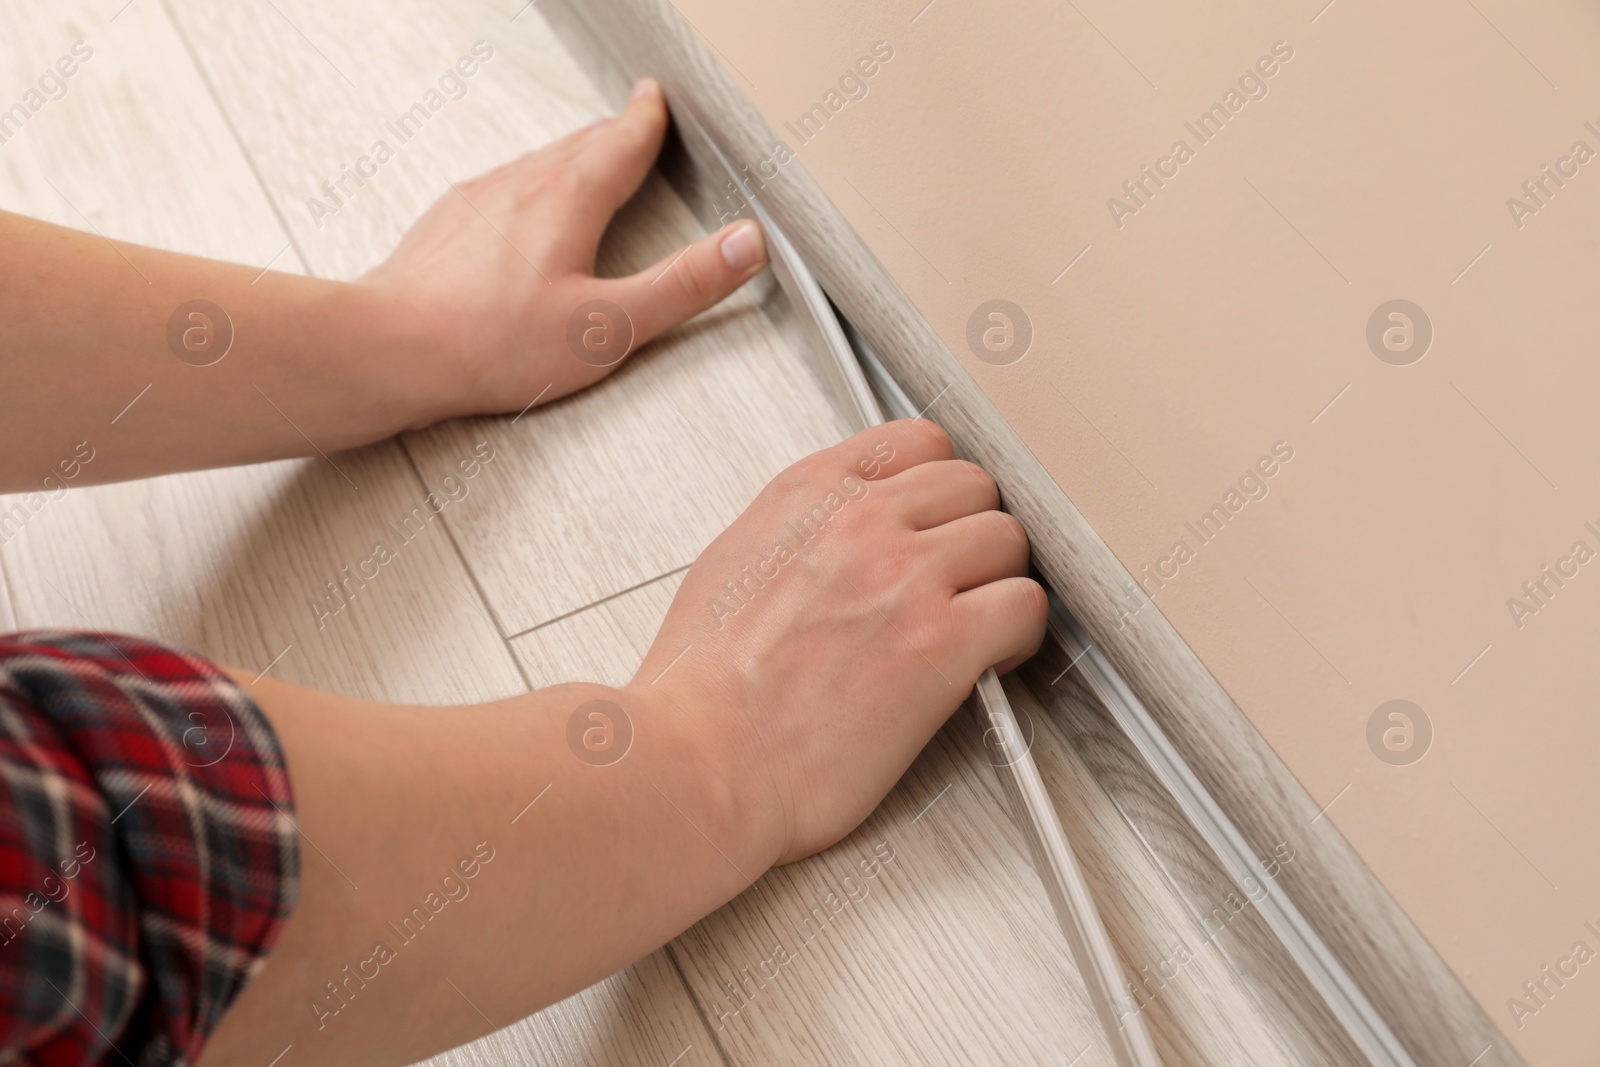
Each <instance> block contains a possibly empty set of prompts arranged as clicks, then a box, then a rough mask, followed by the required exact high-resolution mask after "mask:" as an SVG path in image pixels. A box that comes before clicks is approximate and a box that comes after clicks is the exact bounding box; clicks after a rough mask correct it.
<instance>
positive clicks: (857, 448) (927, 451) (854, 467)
mask: <svg viewBox="0 0 1600 1067" xmlns="http://www.w3.org/2000/svg"><path fill="white" fill-rule="evenodd" d="M955 454H956V453H955V448H954V446H952V445H951V444H950V435H949V434H947V433H945V432H944V431H943V430H941V429H940V428H939V427H938V425H937V424H936V423H934V422H932V421H930V420H928V419H897V420H896V421H894V422H886V423H883V424H882V425H881V426H874V427H872V428H870V429H866V430H862V431H861V432H860V433H858V434H856V435H855V436H854V437H850V438H847V439H845V440H844V441H841V442H839V443H838V444H836V445H834V446H833V447H832V448H830V449H827V450H826V455H828V456H829V457H830V458H831V459H833V460H836V461H838V462H840V463H841V464H842V465H843V466H845V467H847V468H849V470H850V472H851V473H852V474H855V475H857V476H859V477H861V478H864V479H866V480H867V481H869V482H871V481H879V480H881V479H884V478H892V477H894V476H895V475H897V474H899V473H901V472H902V471H907V470H910V469H912V468H913V467H916V466H918V465H920V464H923V463H934V462H937V461H939V460H947V459H953V458H954V457H955Z"/></svg>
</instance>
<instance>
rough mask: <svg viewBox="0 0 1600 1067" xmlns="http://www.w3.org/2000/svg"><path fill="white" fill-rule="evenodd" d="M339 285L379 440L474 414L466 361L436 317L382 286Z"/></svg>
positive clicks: (361, 283) (344, 315)
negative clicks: (373, 408) (374, 407)
mask: <svg viewBox="0 0 1600 1067" xmlns="http://www.w3.org/2000/svg"><path fill="white" fill-rule="evenodd" d="M341 284H342V292H341V293H340V294H339V299H340V301H341V303H342V304H343V307H344V311H343V318H344V320H345V321H347V322H350V323H352V324H353V325H354V330H355V332H356V339H355V347H356V350H357V351H359V352H360V353H361V354H362V356H361V360H360V363H361V368H362V369H361V373H362V376H363V388H364V391H365V392H366V393H367V395H368V396H370V397H372V398H373V399H374V400H375V402H376V405H377V414H378V417H379V420H380V422H381V425H380V426H379V427H378V429H379V432H378V433H377V435H376V436H377V437H378V438H382V437H388V436H392V435H394V434H396V433H400V432H403V431H405V430H420V429H423V428H425V427H428V426H432V425H433V424H434V423H437V422H442V421H444V420H445V419H450V418H456V417H458V416H461V415H466V414H471V413H472V410H471V407H470V404H469V403H468V402H467V397H468V395H469V393H470V391H471V387H472V385H473V381H472V377H471V374H470V371H469V367H468V362H467V360H466V359H465V358H464V356H463V354H462V353H461V352H460V351H458V348H459V346H458V345H456V344H455V340H454V338H453V337H452V336H451V331H450V330H449V329H448V328H446V327H445V326H443V325H441V323H440V316H438V315H436V314H434V313H433V312H432V311H431V310H430V309H429V308H427V307H424V306H422V305H420V304H418V303H417V302H416V301H412V300H407V299H404V297H403V296H402V295H401V294H400V293H398V292H396V291H394V290H391V289H389V288H387V287H385V286H382V285H376V284H373V283H371V282H367V281H360V282H348V283H341Z"/></svg>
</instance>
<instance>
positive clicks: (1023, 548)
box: [916, 511, 1028, 593]
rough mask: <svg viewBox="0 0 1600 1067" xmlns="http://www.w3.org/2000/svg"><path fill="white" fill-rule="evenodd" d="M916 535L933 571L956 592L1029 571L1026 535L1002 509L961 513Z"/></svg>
mask: <svg viewBox="0 0 1600 1067" xmlns="http://www.w3.org/2000/svg"><path fill="white" fill-rule="evenodd" d="M916 536H917V541H918V543H919V545H920V546H921V547H922V548H923V549H924V550H925V551H926V552H927V553H928V559H929V561H930V562H931V563H932V565H933V568H934V570H935V573H937V574H939V575H940V576H942V577H943V578H944V580H945V582H947V583H948V584H949V587H950V588H951V590H953V591H954V592H957V593H964V592H966V591H967V590H969V589H976V588H977V587H979V586H981V585H988V584H989V583H990V582H998V581H1000V580H1001V579H1004V578H1019V577H1022V576H1023V575H1026V574H1027V573H1028V535H1027V533H1026V531H1024V530H1023V528H1022V523H1020V522H1018V521H1017V520H1016V519H1015V518H1013V517H1012V516H1010V515H1007V514H1006V513H1005V512H1003V511H980V512H978V513H977V514H976V515H964V516H962V517H961V518H959V519H956V520H955V521H954V522H947V523H945V524H944V525H943V526H937V527H935V528H933V529H931V530H923V531H922V532H921V533H919V534H917V535H916Z"/></svg>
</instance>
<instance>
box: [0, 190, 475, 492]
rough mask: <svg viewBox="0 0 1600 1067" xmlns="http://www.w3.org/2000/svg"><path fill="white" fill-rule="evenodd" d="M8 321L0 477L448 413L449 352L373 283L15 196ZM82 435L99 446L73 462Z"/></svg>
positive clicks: (175, 461)
mask: <svg viewBox="0 0 1600 1067" xmlns="http://www.w3.org/2000/svg"><path fill="white" fill-rule="evenodd" d="M0 323H4V336H3V341H0V396H3V397H4V398H5V399H4V404H5V421H6V423H7V426H6V433H5V438H6V442H5V443H6V446H7V447H6V448H5V449H3V450H0V491H12V490H29V489H36V488H41V483H43V482H44V480H45V478H46V477H47V476H49V477H51V478H53V479H54V480H55V481H56V482H60V481H61V480H62V479H63V476H64V475H65V474H66V473H67V471H68V470H69V469H71V471H72V475H73V481H74V482H75V483H76V484H82V483H85V482H106V481H116V480H119V479H124V478H135V477H141V476H146V475H152V474H160V473H165V472H169V471H179V470H194V469H199V468H204V467H217V466H229V465H233V464H238V463H248V462H254V461H259V460H268V459H277V458H282V457H287V456H301V455H315V454H316V453H317V452H318V451H319V450H320V451H322V452H333V451H336V450H338V449H341V448H348V447H351V446H354V445H358V444H364V443H366V442H369V441H374V440H378V439H381V438H383V437H386V436H388V435H390V434H392V433H394V432H396V431H397V430H400V429H404V428H406V427H408V426H411V425H425V424H426V423H428V422H430V421H434V420H435V419H437V418H439V417H442V416H444V415H447V414H450V413H451V412H450V410H449V406H448V405H449V400H450V397H451V395H452V394H451V387H450V383H448V382H444V381H434V380H432V378H435V377H441V376H442V372H443V371H444V370H445V369H446V368H447V367H448V362H447V361H445V360H440V359H439V358H437V355H436V354H433V358H429V356H430V352H429V351H428V348H429V345H430V342H429V340H428V339H427V338H426V337H425V336H424V331H423V330H421V329H419V328H418V322H417V319H416V317H415V316H413V315H411V314H410V311H409V309H408V308H406V307H404V306H398V302H397V301H393V300H390V299H388V298H386V297H384V296H383V295H382V294H381V293H380V292H379V291H377V290H374V289H371V288H370V287H366V286H359V285H351V284H347V283H341V282H331V281H325V280H321V279H315V278H306V277H302V276H299V275H291V274H282V273H273V272H268V273H265V274H263V273H261V272H260V271H259V269H258V268H251V267H247V266H242V265H238V264H231V263H221V262H217V261H214V260H207V259H200V258H197V257H193V256H184V255H178V254H176V253H171V252H160V251H156V250H154V249H149V248H144V247H140V246H137V245H126V244H113V243H111V242H108V241H106V240H104V239H102V238H101V237H98V236H96V235H94V234H88V233H81V232H79V231H76V230H69V229H64V228H62V227H58V226H52V225H49V224H47V223H42V222H38V221H35V220H32V219H27V218H24V217H22V216H18V215H11V214H6V213H0ZM457 392H459V388H458V389H457ZM84 442H87V447H88V448H89V449H92V451H93V456H94V459H93V461H92V462H90V463H83V464H78V465H76V466H75V467H71V468H69V466H66V465H64V464H69V463H70V462H71V461H72V460H73V458H74V456H75V454H76V455H77V458H78V459H81V458H82V450H81V449H80V448H79V446H80V444H81V443H84ZM43 487H44V488H51V487H52V486H51V485H49V484H45V485H44V486H43Z"/></svg>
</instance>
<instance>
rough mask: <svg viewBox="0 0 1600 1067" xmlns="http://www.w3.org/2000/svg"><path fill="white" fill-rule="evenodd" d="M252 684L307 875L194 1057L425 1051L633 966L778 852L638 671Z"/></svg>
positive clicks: (712, 743) (688, 721)
mask: <svg viewBox="0 0 1600 1067" xmlns="http://www.w3.org/2000/svg"><path fill="white" fill-rule="evenodd" d="M238 677H239V679H240V682H241V684H243V683H244V682H246V681H248V678H246V677H245V676H244V675H242V674H241V675H238ZM252 693H253V694H254V695H255V696H257V697H258V699H259V701H260V703H261V706H262V708H263V709H264V710H265V711H266V713H267V715H268V717H269V718H270V719H271V720H272V722H273V724H274V726H275V728H276V729H277V731H278V734H279V737H280V739H281V741H282V744H283V748H284V753H285V756H286V759H287V763H288V767H289V773H290V778H291V782H292V785H293V788H294V793H295V801H296V805H297V808H298V823H299V827H300V829H301V830H302V831H303V837H302V838H301V842H300V846H301V847H300V861H301V868H302V884H303V888H302V891H301V897H300V901H299V904H298V906H297V907H296V909H295V912H294V914H293V917H292V918H291V919H290V921H289V924H288V926H287V928H286V930H285V933H284V937H283V939H282V941H281V942H280V943H279V945H278V947H277V948H276V949H275V950H274V951H273V954H272V956H271V957H270V959H269V961H268V963H267V966H266V969H265V970H264V971H263V972H262V973H261V974H260V975H259V976H258V977H257V978H256V979H255V980H254V981H253V982H252V983H251V985H250V986H249V987H248V988H247V989H246V991H245V993H244V994H243V996H242V997H241V999H240V1001H239V1003H238V1004H237V1006H236V1007H235V1008H234V1009H233V1010H232V1012H230V1014H229V1015H228V1016H227V1018H226V1019H225V1020H224V1023H223V1026H222V1028H221V1029H220V1030H218V1032H217V1034H216V1035H215V1037H214V1038H213V1041H212V1043H211V1044H210V1045H209V1046H208V1047H207V1050H206V1058H205V1061H204V1062H205V1063H206V1064H207V1065H208V1067H217V1065H222V1064H231V1063H236V1062H237V1063H256V1062H265V1061H266V1060H268V1059H271V1058H272V1055H273V1054H275V1053H276V1052H277V1051H278V1050H279V1049H281V1048H282V1047H283V1046H284V1045H287V1044H290V1043H292V1044H293V1045H294V1049H295V1051H294V1055H295V1060H296V1062H297V1063H302V1064H316V1063H329V1064H341V1065H344V1064H357V1063H410V1062H413V1061H415V1060H419V1059H422V1058H423V1057H425V1056H427V1055H430V1054H432V1053H434V1052H437V1051H439V1050H441V1049H444V1048H447V1047H450V1046H452V1045H455V1044H457V1043H459V1042H462V1041H465V1040H468V1039H470V1038H472V1037H475V1036H477V1035H478V1034H482V1033H485V1032H487V1031H488V1030H489V1029H491V1027H490V1025H489V1021H492V1022H493V1023H494V1024H495V1025H496V1026H504V1025H507V1024H509V1023H510V1022H512V1021H514V1020H516V1019H519V1018H521V1017H522V1016H524V1015H527V1014H529V1013H530V1012H533V1011H535V1010H537V1009H538V1008H541V1007H543V1006H544V1005H546V1004H549V1003H552V1002H554V1001H556V1000H559V999H561V998H562V997H565V996H567V995H568V994H571V993H574V992H576V991H578V990H579V989H582V988H584V987H585V986H588V985H590V984H591V983H593V982H595V981H598V980H599V979H600V978H602V977H604V976H605V975H607V974H610V973H611V972H613V971H615V970H617V969H619V968H621V967H623V966H626V965H627V964H628V963H630V962H632V961H633V960H635V959H637V958H639V957H640V956H642V955H645V954H646V953H648V952H650V951H651V950H653V949H655V948H657V947H658V946H660V945H661V944H663V943H665V942H666V941H667V940H669V939H670V938H672V937H673V936H675V935H676V934H677V933H678V932H679V931H681V930H682V929H684V928H685V927H687V926H688V925H690V924H691V923H693V922H694V921H695V920H696V919H698V918H699V917H700V916H702V915H704V914H705V913H706V912H708V911H711V910H712V909H714V908H715V907H717V906H718V905H720V904H722V903H723V902H724V901H726V900H729V899H731V898H732V897H733V896H735V895H736V894H737V893H739V892H740V891H741V890H743V889H744V888H745V887H746V886H747V885H748V884H749V883H750V882H751V881H753V880H754V879H756V878H758V877H760V875H761V874H763V873H764V872H765V871H766V869H767V867H768V866H769V865H770V864H771V862H772V861H773V860H774V859H775V858H776V837H775V836H774V835H773V834H772V833H771V831H770V827H768V826H767V825H766V823H765V821H764V819H765V817H766V814H767V813H763V812H761V811H759V810H758V809H757V810H752V809H751V808H749V807H748V806H745V807H741V806H740V805H738V804H736V802H735V801H736V798H743V799H744V800H745V801H746V802H747V803H748V799H749V798H750V796H751V795H752V791H751V790H750V789H749V788H747V787H746V783H745V782H743V781H738V780H735V778H736V776H738V775H741V774H743V772H742V771H740V770H739V765H740V761H738V760H735V759H732V758H730V754H729V753H726V752H720V751H719V750H718V747H719V746H718V745H717V743H716V742H717V741H718V738H717V737H716V736H715V735H714V734H713V733H711V732H709V731H707V730H706V729H705V728H704V727H703V726H697V725H696V724H695V722H694V721H693V719H692V718H691V714H690V711H689V710H688V709H682V708H678V707H676V706H669V705H667V704H665V703H664V702H662V701H660V700H657V699H655V698H654V697H653V696H652V695H651V694H650V693H649V691H648V690H645V691H639V690H635V689H622V690H618V689H611V688H608V687H605V686H599V685H562V686H555V687H552V688H549V689H545V690H541V691H539V692H536V693H531V694H528V695H526V696H521V697H515V698H512V699H509V700H505V701H500V702H498V703H495V704H489V705H483V706H479V707H470V708H415V707H393V706H385V705H378V704H368V703H364V702H360V701H354V700H349V699H347V698H343V697H336V696H331V695H328V694H324V693H316V692H311V691H308V690H303V689H297V688H294V687H292V686H287V685H281V684H276V683H273V682H271V681H270V680H263V681H261V682H259V683H257V684H256V685H255V686H254V688H253V689H252ZM747 765H748V764H747ZM446 980H448V983H447V981H446ZM449 983H453V984H454V985H455V987H456V989H455V990H454V991H452V989H451V985H450V984H449ZM486 1020H488V1021H486ZM269 1045H270V1046H271V1047H270V1048H268V1046H269Z"/></svg>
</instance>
